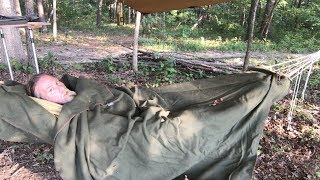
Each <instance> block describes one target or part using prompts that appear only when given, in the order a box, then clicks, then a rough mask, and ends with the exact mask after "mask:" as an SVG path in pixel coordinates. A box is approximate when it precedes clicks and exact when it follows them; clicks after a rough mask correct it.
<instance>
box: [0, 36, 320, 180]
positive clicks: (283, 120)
mask: <svg viewBox="0 0 320 180" xmlns="http://www.w3.org/2000/svg"><path fill="white" fill-rule="evenodd" d="M131 44H132V40H131V37H128V36H114V37H112V38H106V37H99V36H96V35H94V34H84V33H79V36H77V37H74V36H73V37H69V36H68V35H66V34H64V35H63V36H61V40H59V41H58V42H55V43H52V42H51V41H50V37H47V36H44V37H42V40H41V41H40V40H39V41H38V42H37V44H36V46H37V52H38V55H39V57H45V56H47V53H48V52H51V53H52V54H53V55H54V59H55V61H57V62H58V63H61V64H77V63H85V65H84V66H78V68H65V66H60V65H57V64H54V66H46V67H44V68H42V69H41V71H42V72H49V73H51V74H54V75H56V76H58V77H61V75H62V74H65V73H67V74H71V75H74V76H80V75H81V76H85V77H88V78H92V79H95V80H97V81H99V82H101V83H102V84H106V85H112V82H108V81H107V78H106V77H108V76H111V75H114V76H117V77H120V78H121V79H123V83H121V84H124V85H126V84H127V83H126V82H125V81H127V82H128V81H129V80H130V82H132V83H134V84H138V85H144V84H147V83H148V82H147V81H148V78H145V77H144V78H141V77H139V76H137V75H134V74H133V73H132V71H130V70H126V69H123V70H121V69H119V70H118V71H115V72H113V73H112V74H110V72H106V71H104V70H102V69H99V68H97V69H92V68H86V67H87V66H89V65H88V64H90V63H94V62H96V61H101V60H102V59H105V58H118V57H121V56H122V55H124V54H127V53H130V52H131V51H132V50H131ZM142 48H143V47H142ZM186 54H188V53H186ZM191 54H193V55H194V56H195V57H201V58H210V57H211V58H212V57H216V58H219V57H224V58H222V59H225V60H226V62H228V61H233V62H235V61H239V62H240V61H241V58H242V57H243V56H244V53H226V52H218V51H208V52H199V53H191ZM252 56H253V59H257V60H259V61H263V62H267V63H266V64H268V61H277V60H279V59H290V58H293V57H297V56H300V55H297V54H285V53H256V52H253V53H252ZM128 61H129V60H128ZM73 67H75V66H73ZM178 68H179V67H178ZM14 75H15V80H17V81H18V82H21V83H25V82H26V81H27V79H28V78H29V77H30V76H31V75H30V74H29V73H28V72H26V71H23V70H21V71H17V72H15V74H14ZM150 76H152V74H151V75H150ZM0 77H1V78H2V79H0V80H4V79H9V74H8V72H7V71H6V70H0ZM128 79H129V80H128ZM319 102H320V97H319V89H309V91H308V93H307V100H306V101H304V102H300V101H299V102H298V104H297V108H296V109H297V111H296V113H295V116H294V118H293V123H292V130H291V131H289V130H288V129H287V125H288V122H287V113H288V109H289V106H290V96H288V97H286V98H284V99H283V100H281V101H280V102H278V103H276V104H274V105H273V107H272V109H271V111H270V113H269V117H268V119H267V120H266V123H265V128H264V134H263V136H262V139H261V141H260V147H259V151H258V158H257V162H256V166H255V168H254V172H253V179H257V180H264V179H266V180H267V179H268V180H270V179H288V180H289V179H290V180H292V179H314V180H316V179H320V143H319V142H320V103H319ZM53 155H54V152H53V147H52V146H51V145H47V144H32V143H31V144H30V143H12V142H5V141H0V179H19V180H20V179H32V180H33V179H39V180H40V179H41V180H42V179H54V180H60V179H61V178H60V176H59V173H58V172H56V171H55V168H54V162H53Z"/></svg>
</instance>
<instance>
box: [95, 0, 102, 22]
mask: <svg viewBox="0 0 320 180" xmlns="http://www.w3.org/2000/svg"><path fill="white" fill-rule="evenodd" d="M102 5H103V0H98V10H97V19H96V26H97V27H99V26H100V24H101V17H102Z"/></svg>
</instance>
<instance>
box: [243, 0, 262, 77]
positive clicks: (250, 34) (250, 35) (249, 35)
mask: <svg viewBox="0 0 320 180" xmlns="http://www.w3.org/2000/svg"><path fill="white" fill-rule="evenodd" d="M258 2H259V0H251V7H250V13H249V19H248V29H247V38H248V40H247V51H246V56H245V57H244V63H243V71H247V69H248V66H249V59H250V50H251V45H252V41H253V31H254V22H255V20H256V12H257V7H258Z"/></svg>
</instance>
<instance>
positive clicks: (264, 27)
mask: <svg viewBox="0 0 320 180" xmlns="http://www.w3.org/2000/svg"><path fill="white" fill-rule="evenodd" d="M278 2H279V0H267V4H266V7H265V11H264V16H263V20H262V23H261V26H260V31H259V33H260V36H261V38H267V36H268V33H269V29H270V26H271V22H272V19H273V15H274V11H275V8H276V6H277V4H278Z"/></svg>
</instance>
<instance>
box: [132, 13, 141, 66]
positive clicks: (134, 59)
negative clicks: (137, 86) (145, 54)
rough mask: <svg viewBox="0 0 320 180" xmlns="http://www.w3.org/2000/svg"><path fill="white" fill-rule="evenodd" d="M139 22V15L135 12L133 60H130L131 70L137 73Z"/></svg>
mask: <svg viewBox="0 0 320 180" xmlns="http://www.w3.org/2000/svg"><path fill="white" fill-rule="evenodd" d="M140 22H141V13H140V12H139V11H136V26H135V29H134V40H133V41H134V43H133V59H132V69H133V70H134V71H135V72H138V41H139V29H140Z"/></svg>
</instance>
